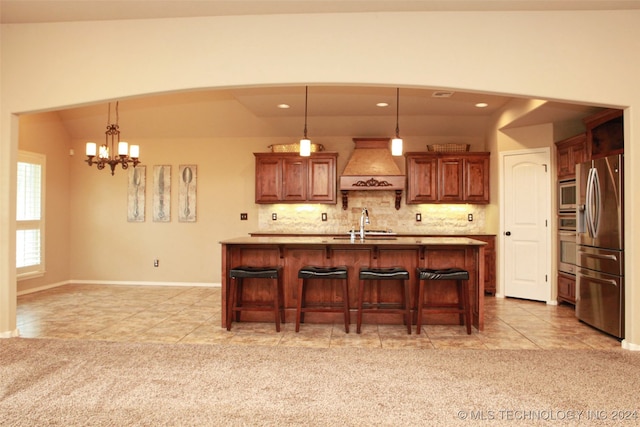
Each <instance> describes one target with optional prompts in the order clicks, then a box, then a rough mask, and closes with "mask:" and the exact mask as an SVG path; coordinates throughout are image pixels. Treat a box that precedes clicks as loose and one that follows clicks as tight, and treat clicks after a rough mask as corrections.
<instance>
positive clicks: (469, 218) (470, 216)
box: [467, 214, 473, 222]
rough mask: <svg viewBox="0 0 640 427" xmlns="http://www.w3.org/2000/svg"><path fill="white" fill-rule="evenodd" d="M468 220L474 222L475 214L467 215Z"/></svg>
mask: <svg viewBox="0 0 640 427" xmlns="http://www.w3.org/2000/svg"><path fill="white" fill-rule="evenodd" d="M467 220H468V221H469V222H471V221H473V214H469V215H467Z"/></svg>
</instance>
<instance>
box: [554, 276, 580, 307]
mask: <svg viewBox="0 0 640 427" xmlns="http://www.w3.org/2000/svg"><path fill="white" fill-rule="evenodd" d="M558 301H559V302H562V301H564V302H568V303H569V304H574V305H575V303H576V278H575V276H570V275H568V274H562V273H560V274H558Z"/></svg>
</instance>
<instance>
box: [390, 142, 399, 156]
mask: <svg viewBox="0 0 640 427" xmlns="http://www.w3.org/2000/svg"><path fill="white" fill-rule="evenodd" d="M391 155H392V156H402V138H393V139H392V140H391Z"/></svg>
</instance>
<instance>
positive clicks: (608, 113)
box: [584, 109, 624, 159]
mask: <svg viewBox="0 0 640 427" xmlns="http://www.w3.org/2000/svg"><path fill="white" fill-rule="evenodd" d="M584 125H585V127H586V128H587V154H588V156H589V159H598V158H600V157H606V156H610V155H613V154H622V153H624V118H623V111H622V110H617V109H606V110H602V111H600V112H599V113H596V114H594V115H592V116H589V117H587V118H585V119H584Z"/></svg>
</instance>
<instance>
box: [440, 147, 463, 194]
mask: <svg viewBox="0 0 640 427" xmlns="http://www.w3.org/2000/svg"><path fill="white" fill-rule="evenodd" d="M462 174H463V160H462V158H460V157H448V156H447V157H444V156H443V157H441V158H440V159H438V200H439V201H441V202H462V201H463V200H464V195H463V190H462V188H463V185H462V184H463V181H462Z"/></svg>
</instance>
